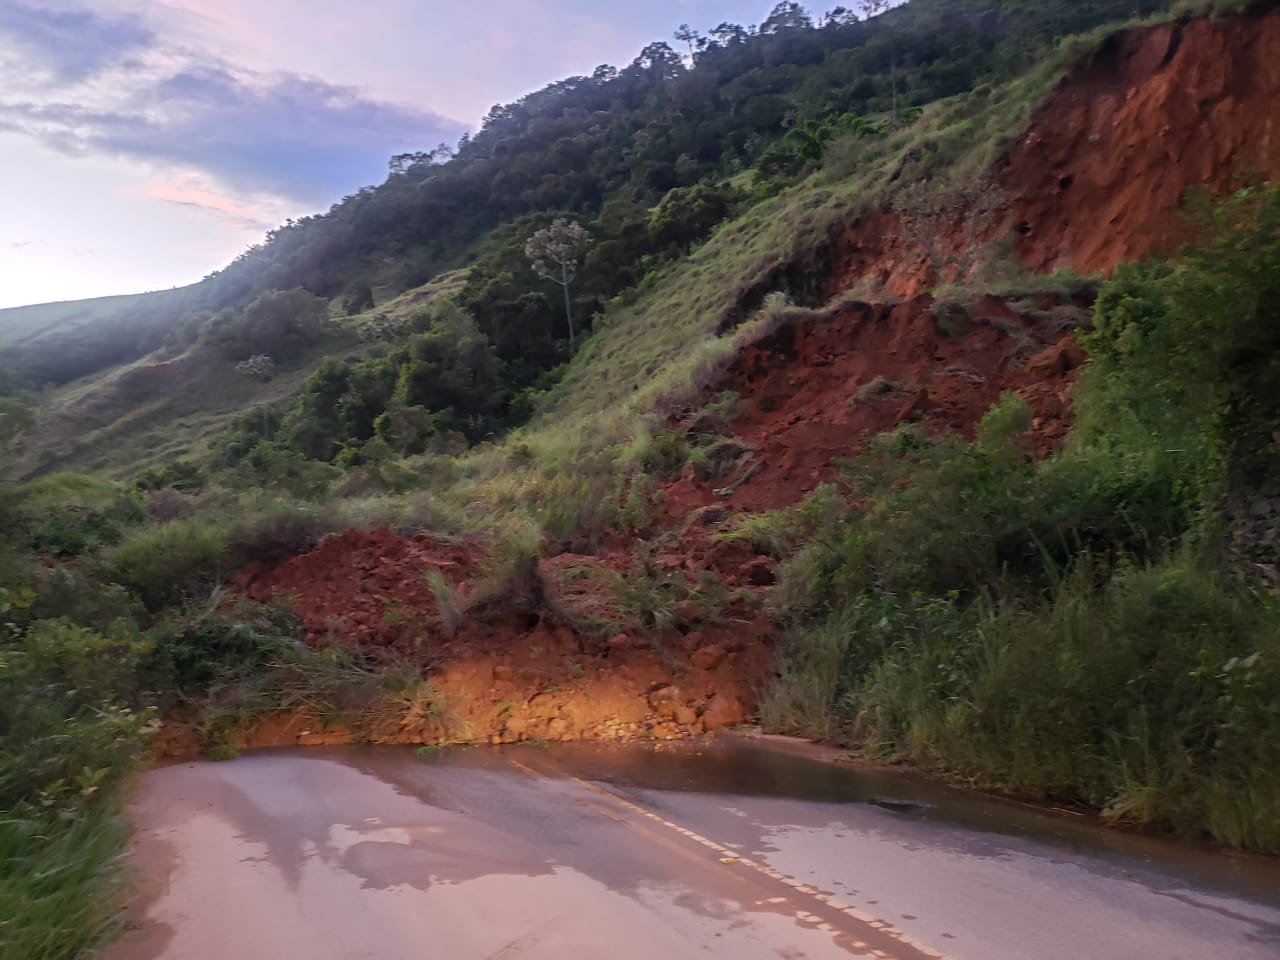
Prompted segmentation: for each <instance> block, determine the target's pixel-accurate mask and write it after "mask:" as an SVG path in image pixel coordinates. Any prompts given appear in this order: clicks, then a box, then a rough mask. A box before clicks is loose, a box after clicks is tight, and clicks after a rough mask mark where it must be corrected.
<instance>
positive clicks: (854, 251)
mask: <svg viewBox="0 0 1280 960" xmlns="http://www.w3.org/2000/svg"><path fill="white" fill-rule="evenodd" d="M1277 175H1280V11H1272V12H1271V13H1268V14H1265V15H1250V16H1235V17H1223V18H1221V19H1218V20H1209V19H1198V20H1192V21H1190V22H1188V23H1185V24H1182V23H1170V24H1165V25H1163V26H1159V27H1152V28H1140V29H1135V30H1129V31H1126V32H1123V33H1120V34H1117V35H1116V36H1115V37H1113V38H1112V39H1111V40H1110V41H1108V42H1107V43H1106V44H1104V46H1103V47H1102V48H1101V49H1100V50H1098V51H1097V52H1096V53H1095V54H1094V56H1092V57H1091V58H1090V59H1089V60H1087V61H1086V62H1084V63H1082V64H1081V65H1080V66H1079V67H1077V68H1076V69H1075V70H1073V71H1072V72H1071V73H1070V74H1068V75H1067V76H1066V77H1065V78H1064V79H1063V80H1062V82H1061V83H1060V84H1059V85H1058V87H1057V89H1056V90H1055V91H1054V93H1053V94H1052V95H1051V96H1050V98H1049V100H1048V101H1047V102H1046V103H1045V105H1044V106H1043V107H1042V108H1041V109H1040V110H1039V111H1038V112H1037V115H1036V118H1035V121H1034V122H1033V123H1032V125H1031V128H1030V129H1029V130H1028V131H1027V132H1026V134H1025V135H1024V136H1022V137H1021V138H1020V139H1019V141H1018V142H1017V144H1015V145H1014V147H1013V148H1012V150H1011V151H1010V153H1009V155H1008V157H1007V158H1006V160H1005V161H1004V163H1003V164H1002V166H1001V168H1000V169H999V170H997V171H996V179H997V180H998V182H999V184H1000V187H1001V188H1002V189H1003V190H1004V191H1005V192H1006V194H1007V195H1008V197H1009V205H1008V210H1007V212H1006V216H1004V217H1000V218H997V219H996V220H995V221H993V223H992V224H991V225H990V226H989V227H988V226H984V227H983V229H982V230H980V231H979V233H980V236H979V238H978V239H979V240H980V241H982V242H987V241H992V240H1001V239H1003V238H1004V237H1005V236H1007V235H1008V234H1007V232H1008V231H1009V230H1013V231H1014V234H1013V236H1014V237H1015V239H1016V249H1017V253H1018V255H1019V258H1020V259H1021V261H1022V263H1023V265H1024V266H1026V267H1028V268H1030V269H1031V270H1034V271H1040V272H1047V271H1050V270H1053V269H1056V268H1059V267H1071V268H1074V269H1076V270H1078V271H1079V272H1081V273H1096V272H1107V271H1110V270H1112V269H1114V268H1115V266H1116V265H1117V264H1120V263H1124V262H1127V261H1131V260H1140V259H1142V258H1143V257H1146V256H1148V255H1149V254H1152V253H1168V252H1172V251H1173V250H1174V249H1175V248H1176V246H1177V244H1179V243H1181V242H1185V241H1186V240H1188V239H1191V237H1190V234H1189V231H1188V229H1187V227H1186V225H1185V222H1184V221H1183V219H1182V218H1181V216H1180V215H1179V207H1180V205H1181V202H1182V200H1183V198H1184V196H1185V195H1186V193H1187V191H1188V190H1189V189H1190V188H1191V187H1196V186H1202V185H1203V186H1205V187H1207V188H1208V189H1209V190H1210V192H1211V193H1218V194H1220V193H1222V192H1224V191H1227V190H1230V189H1233V188H1235V187H1237V186H1239V185H1241V184H1242V183H1244V182H1246V181H1248V180H1250V179H1256V178H1261V179H1268V178H1271V179H1273V178H1275V177H1276V176H1277ZM961 220H963V217H961V216H957V218H956V222H954V223H951V224H941V225H939V226H938V228H937V229H938V230H939V231H940V232H941V233H942V234H943V235H944V236H945V237H947V238H948V239H949V242H948V243H944V244H942V246H943V247H944V248H947V249H948V250H949V251H950V252H951V253H956V252H960V249H961V247H962V246H963V243H964V238H965V234H966V231H965V229H964V226H963V224H962V223H961V222H960V221H961ZM904 233H905V231H904V230H903V229H902V227H901V224H900V222H899V220H898V217H897V215H896V214H894V213H892V212H890V211H886V210H877V211H873V212H871V213H868V214H866V215H865V216H863V217H861V218H860V219H858V220H857V221H856V222H854V223H851V224H849V226H848V227H847V228H846V229H845V231H844V233H843V234H842V236H841V237H840V239H839V241H838V243H837V258H836V267H835V269H834V271H833V274H832V283H831V285H830V287H829V293H831V294H833V295H834V294H836V293H839V292H841V291H844V290H848V289H852V288H854V287H855V286H856V285H858V284H863V285H867V284H870V285H871V286H872V287H876V286H879V287H883V289H884V290H886V291H887V292H888V293H889V294H891V295H893V296H896V297H905V298H911V297H914V296H916V295H917V294H918V293H920V292H921V291H922V290H925V289H927V288H928V287H929V285H931V284H933V283H935V282H937V281H938V280H939V279H940V278H938V277H935V276H934V275H933V271H932V269H931V268H930V266H929V264H928V263H927V261H926V260H925V258H924V255H923V251H921V250H920V249H918V248H917V247H915V246H913V244H912V243H910V242H909V241H908V240H906V239H905V238H904ZM942 279H947V280H951V279H955V278H953V277H946V278H942Z"/></svg>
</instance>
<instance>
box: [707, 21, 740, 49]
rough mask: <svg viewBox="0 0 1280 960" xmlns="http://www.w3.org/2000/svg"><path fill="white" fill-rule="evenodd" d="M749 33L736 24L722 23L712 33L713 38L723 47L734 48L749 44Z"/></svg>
mask: <svg viewBox="0 0 1280 960" xmlns="http://www.w3.org/2000/svg"><path fill="white" fill-rule="evenodd" d="M747 37H748V34H747V31H746V30H745V29H743V28H742V27H741V26H740V25H738V24H736V23H728V22H725V23H722V24H720V26H718V27H716V28H715V29H714V30H712V31H711V38H712V39H713V40H714V41H715V42H716V43H717V44H719V45H720V46H722V47H726V48H727V47H732V46H736V45H737V44H739V43H746V42H747Z"/></svg>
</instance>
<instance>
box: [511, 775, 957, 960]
mask: <svg viewBox="0 0 1280 960" xmlns="http://www.w3.org/2000/svg"><path fill="white" fill-rule="evenodd" d="M506 759H507V762H508V763H510V764H511V765H512V766H513V767H515V768H516V769H517V770H521V771H523V772H524V773H527V774H529V775H530V776H533V777H538V778H540V779H545V777H544V774H542V773H540V772H538V771H537V770H535V769H533V768H532V767H529V766H526V765H525V764H523V763H521V762H520V761H519V760H513V759H511V758H510V757H507V758H506ZM557 773H558V774H560V775H562V776H564V777H566V778H567V779H569V780H572V781H573V782H575V783H577V784H580V785H581V786H584V787H586V788H587V789H588V790H591V791H592V792H593V793H597V794H599V795H601V796H603V797H607V798H608V799H609V800H611V801H613V802H614V803H617V804H620V805H621V806H623V807H626V808H627V809H628V810H630V811H632V812H633V813H636V814H639V815H640V816H642V817H644V818H646V819H647V820H651V821H653V822H654V823H657V824H659V825H661V826H663V827H665V828H666V829H668V830H673V831H675V832H676V833H678V834H680V836H682V837H684V838H686V839H688V840H692V841H693V842H694V843H699V844H701V845H702V846H704V847H707V848H708V849H710V850H712V851H714V852H715V853H717V854H718V855H719V860H720V862H721V863H723V864H726V865H741V866H744V867H747V868H748V869H750V870H754V871H755V872H756V873H759V874H762V875H763V876H766V877H768V878H769V879H770V880H774V881H776V882H778V883H783V884H786V885H787V886H788V887H790V888H791V889H793V890H794V891H795V892H796V893H799V894H803V895H804V896H807V897H811V898H812V899H814V900H817V901H818V902H819V903H821V904H823V905H825V906H827V907H830V908H831V909H833V910H838V911H839V912H840V913H843V914H844V915H845V916H847V917H851V918H852V919H854V920H857V921H858V922H859V923H862V924H865V925H867V926H869V927H871V928H872V929H873V930H875V931H877V932H878V933H880V934H881V935H883V936H886V937H889V938H891V939H893V940H896V941H898V942H899V943H901V944H902V945H903V946H905V947H909V948H910V949H912V950H914V951H915V952H917V953H920V954H923V955H924V956H926V957H931V958H933V960H953V958H952V957H950V956H948V955H947V954H945V953H942V952H941V951H939V950H936V949H934V948H933V947H931V946H929V945H928V944H926V943H922V942H921V941H919V940H917V939H916V938H915V937H912V936H910V935H909V934H906V933H904V932H903V931H901V930H899V929H897V928H896V927H894V926H893V924H891V923H887V922H885V921H884V920H881V919H879V918H878V917H873V916H871V915H870V914H868V913H864V912H863V911H861V910H859V909H858V908H857V907H855V906H852V905H851V904H848V903H845V902H844V901H842V900H840V899H838V898H837V897H833V896H831V895H830V894H827V893H823V892H822V891H821V890H819V889H818V888H817V887H813V886H810V885H809V884H807V883H804V882H803V881H800V880H796V879H795V878H794V877H788V876H786V875H785V874H782V873H779V872H778V871H777V870H774V869H773V868H772V867H770V866H767V865H766V864H763V863H759V862H757V861H755V860H752V859H750V858H749V857H744V856H742V854H740V853H738V852H737V851H736V850H733V849H731V848H730V847H726V846H724V845H723V844H719V843H716V842H715V841H714V840H711V839H709V838H707V837H704V836H702V834H700V833H696V832H694V831H693V830H690V829H689V828H688V827H682V826H681V825H680V824H678V823H675V822H673V821H671V820H668V819H667V818H666V817H662V816H659V815H658V814H656V813H654V812H653V811H652V810H649V809H647V808H646V807H642V806H640V805H639V804H638V803H633V802H632V801H630V800H628V799H627V798H626V797H622V796H619V795H618V794H616V793H614V792H613V791H612V790H608V789H606V788H604V787H602V786H600V785H599V784H596V783H592V782H591V781H589V780H583V779H582V778H581V777H577V776H574V775H573V774H572V773H568V772H566V771H563V770H558V771H557ZM813 919H814V920H817V919H820V918H816V917H815V918H813ZM854 946H855V947H857V948H858V949H863V948H866V949H867V952H868V954H869V955H870V956H873V957H876V958H877V960H899V958H895V957H894V956H893V955H892V954H888V953H885V952H884V951H883V950H877V949H874V948H872V947H870V946H869V945H867V944H862V943H858V944H854Z"/></svg>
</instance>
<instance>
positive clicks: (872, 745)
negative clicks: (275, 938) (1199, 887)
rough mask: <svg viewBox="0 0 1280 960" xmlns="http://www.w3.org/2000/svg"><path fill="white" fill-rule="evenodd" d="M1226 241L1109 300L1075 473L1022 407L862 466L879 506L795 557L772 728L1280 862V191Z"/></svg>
mask: <svg viewBox="0 0 1280 960" xmlns="http://www.w3.org/2000/svg"><path fill="white" fill-rule="evenodd" d="M1211 227H1212V232H1213V235H1212V237H1211V239H1210V241H1209V243H1208V245H1207V246H1205V247H1203V248H1201V249H1197V250H1193V251H1188V252H1187V254H1186V255H1185V257H1184V258H1183V259H1182V261H1181V262H1180V263H1178V264H1177V265H1176V266H1172V265H1168V264H1164V263H1153V264H1148V265H1135V266H1131V267H1128V268H1123V269H1121V270H1120V271H1119V272H1118V273H1117V275H1116V277H1115V278H1114V279H1113V280H1112V281H1110V282H1109V283H1108V284H1106V285H1105V286H1104V288H1103V291H1102V295H1101V298H1100V300H1099V302H1098V305H1097V308H1096V310H1095V318H1094V324H1095V329H1094V331H1093V332H1092V333H1090V334H1089V335H1088V336H1087V337H1085V338H1084V339H1085V344H1086V345H1087V346H1088V347H1089V349H1090V350H1091V351H1092V353H1093V356H1094V361H1093V363H1092V364H1091V366H1090V368H1089V370H1088V373H1087V375H1086V377H1085V378H1084V380H1083V381H1082V383H1081V385H1080V389H1079V392H1078V394H1077V400H1076V402H1077V409H1078V412H1079V420H1078V423H1077V426H1076V427H1075V429H1074V431H1073V434H1072V439H1071V441H1070V443H1069V444H1068V446H1067V447H1066V449H1064V450H1063V451H1062V452H1061V453H1060V454H1057V455H1055V456H1052V457H1050V458H1048V459H1046V460H1043V461H1033V460H1030V459H1029V458H1028V457H1027V456H1026V454H1025V447H1024V446H1023V444H1022V441H1021V438H1022V434H1023V431H1025V430H1026V429H1027V427H1028V426H1029V415H1028V414H1027V411H1026V408H1025V406H1023V405H1022V403H1021V401H1019V400H1017V398H1012V397H1011V398H1008V399H1006V401H1004V402H1003V403H1002V404H1001V405H1000V406H998V407H996V408H995V409H994V410H992V411H991V413H990V414H989V415H988V416H987V418H986V419H985V420H984V421H983V424H982V428H981V430H980V432H979V435H978V438H977V439H976V441H975V442H973V443H971V444H970V443H964V442H962V441H959V440H957V439H945V440H941V441H928V440H926V439H924V438H923V437H921V436H919V435H918V434H914V433H912V432H911V431H910V430H909V429H904V430H903V431H901V432H899V433H898V434H895V435H893V436H890V437H886V438H884V439H883V441H882V442H881V443H880V444H879V445H878V447H877V449H876V450H875V451H874V452H872V453H869V454H868V455H865V456H863V457H860V458H856V459H855V460H853V461H851V462H850V463H849V464H848V465H847V466H846V468H845V471H844V475H845V478H846V480H847V482H848V483H849V484H850V485H851V486H852V487H853V488H854V489H856V490H857V491H858V492H859V494H861V495H862V496H866V497H868V498H869V499H868V501H867V503H866V505H865V506H864V507H862V508H860V509H856V510H853V511H845V510H842V509H840V510H836V511H835V512H834V515H832V516H830V517H829V520H830V523H829V525H828V526H827V528H826V532H824V533H823V534H822V535H821V536H819V537H818V538H816V539H814V540H813V541H812V542H811V543H810V544H809V545H808V546H807V547H806V548H805V549H804V550H803V551H801V552H799V553H797V554H796V555H795V556H793V557H792V558H791V559H790V560H789V562H788V567H787V572H786V575H785V582H784V585H783V587H782V588H781V589H780V595H781V596H782V597H783V598H784V599H783V601H782V603H783V605H784V608H785V613H786V614H787V615H788V616H789V617H790V618H791V619H792V620H793V622H794V624H795V626H794V628H793V637H792V653H791V655H790V660H789V662H788V666H787V667H786V669H785V671H784V676H783V679H782V681H781V682H780V683H779V685H778V686H777V687H776V688H775V689H774V690H773V691H772V693H771V694H770V696H769V699H768V701H767V703H766V705H765V708H764V709H765V716H766V722H767V723H768V724H769V725H771V726H772V727H774V728H777V729H782V730H787V731H790V732H803V733H809V734H815V735H819V736H822V737H826V738H832V739H836V740H840V741H843V742H847V743H850V744H855V745H857V746H858V747H859V748H860V749H861V750H863V751H865V752H866V753H867V754H869V755H872V756H877V757H881V758H886V759H909V760H911V761H912V762H913V763H916V764H918V765H921V766H925V767H930V768H934V769H939V770H944V771H947V772H949V773H953V774H956V775H959V776H962V777H964V778H966V779H969V780H971V781H973V782H975V783H978V784H981V785H984V786H995V787H1004V788H1008V789H1010V790H1014V791H1016V792H1018V793H1021V794H1024V795H1025V794H1030V795H1035V796H1043V797H1047V798H1052V799H1055V800H1065V801H1070V802H1076V803H1083V804H1087V805H1089V806H1093V807H1098V808H1102V809H1103V811H1104V813H1105V814H1106V815H1107V816H1109V817H1111V818H1113V819H1116V820H1123V821H1132V822H1138V823H1147V824H1151V823H1156V824H1161V825H1164V826H1168V827H1171V828H1174V829H1177V830H1179V831H1182V832H1185V833H1188V834H1192V835H1195V834H1200V833H1208V834H1210V835H1212V836H1214V837H1216V838H1217V839H1219V840H1222V841H1224V842H1227V843H1231V844H1234V845H1238V846H1243V847H1249V848H1253V849H1261V850H1268V851H1272V852H1276V851H1280V753H1277V747H1278V745H1280V645H1278V642H1280V601H1278V600H1277V597H1276V594H1275V592H1274V590H1275V587H1276V584H1277V581H1276V566H1275V562H1276V559H1277V558H1276V553H1275V543H1274V523H1273V522H1269V521H1267V520H1266V518H1267V517H1269V516H1270V515H1271V512H1272V511H1273V510H1274V509H1275V508H1276V506H1278V505H1280V504H1278V503H1277V500H1276V497H1277V495H1280V488H1277V486H1276V477H1277V476H1278V475H1280V474H1277V472H1276V467H1277V457H1278V456H1280V451H1278V450H1277V447H1276V442H1275V437H1276V436H1277V427H1280V406H1277V398H1278V397H1280V393H1278V392H1277V389H1276V388H1277V386H1278V385H1277V384H1276V382H1275V378H1276V375H1277V359H1276V358H1277V356H1280V353H1278V352H1277V351H1278V348H1280V342H1277V339H1276V329H1277V327H1276V319H1277V318H1276V316H1275V313H1276V309H1277V308H1276V304H1277V302H1280V301H1277V293H1278V292H1280V190H1277V189H1276V188H1274V187H1266V188H1255V189H1248V190H1245V191H1242V192H1241V193H1239V194H1238V195H1236V196H1235V197H1234V198H1232V199H1231V200H1230V201H1229V202H1227V203H1225V204H1223V205H1222V206H1221V207H1219V208H1217V209H1216V210H1215V212H1214V213H1213V215H1212V223H1211ZM908 477H909V478H910V484H909V485H907V486H904V485H903V481H904V480H905V479H906V478H908ZM1250 517H1254V518H1257V517H1261V518H1262V519H1263V527H1264V529H1263V531H1262V536H1261V537H1256V536H1255V533H1257V531H1256V530H1255V528H1254V527H1252V526H1251V525H1250V524H1249V522H1248V521H1247V520H1246V519H1245V518H1250ZM1242 521H1243V522H1242ZM1233 525H1234V534H1235V538H1234V539H1232V538H1231V537H1230V536H1229V535H1228V534H1229V531H1232V528H1233ZM1266 527H1269V528H1270V531H1271V532H1270V533H1266V532H1265V528H1266ZM1259 564H1261V565H1259ZM1260 573H1261V574H1262V575H1261V576H1259V574H1260Z"/></svg>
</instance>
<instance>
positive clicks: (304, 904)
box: [106, 738, 1280, 960]
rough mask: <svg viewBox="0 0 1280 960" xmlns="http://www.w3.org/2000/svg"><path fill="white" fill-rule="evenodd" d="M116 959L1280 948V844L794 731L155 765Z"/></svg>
mask: <svg viewBox="0 0 1280 960" xmlns="http://www.w3.org/2000/svg"><path fill="white" fill-rule="evenodd" d="M133 814H134V817H135V820H136V822H137V824H138V836H137V840H136V842H135V849H134V852H133V863H134V866H135V868H136V872H137V875H138V877H139V878H140V879H139V885H138V893H137V897H136V902H135V904H134V906H133V908H132V923H131V929H129V930H128V931H127V932H126V933H125V935H124V936H123V937H122V938H121V939H120V940H119V941H118V942H117V943H116V944H115V945H114V946H113V947H112V948H110V950H109V951H108V952H107V955H106V956H107V958H108V960H153V958H174V960H212V958H219V960H222V958H228V957H245V958H256V957H263V958H267V957H270V958H280V960H291V958H295V957H296V958H311V960H330V958H333V960H347V958H365V957H367V958H388V960H399V958H410V957H413V958H421V957H430V958H437V957H438V958H442V960H473V958H474V960H497V958H530V960H544V958H545V960H553V958H555V960H559V958H569V957H573V958H580V960H591V958H597V957H600V958H609V960H631V958H635V960H642V958H645V960H647V958H653V957H664V958H684V957H689V958H693V957H726V958H734V960H749V958H756V957H760V958H779V957H783V958H792V960H798V958H813V960H821V958H828V957H831V958H844V957H850V956H868V957H880V958H885V957H896V958H901V960H920V958H923V957H938V956H943V957H952V958H956V960H1079V958H1086V957H1087V958H1090V960H1110V958H1115V960H1121V958H1124V960H1128V958H1134V957H1144V958H1145V957H1160V958H1162V960H1177V958H1183V957H1185V958H1188V960H1190V958H1192V957H1195V958H1201V957H1204V956H1205V955H1208V954H1210V953H1213V954H1217V955H1227V956H1231V957H1232V958H1233V960H1255V958H1256V960H1276V958H1277V957H1280V865H1278V864H1277V863H1276V862H1275V861H1271V860H1267V859H1262V858H1253V857H1244V856H1235V855H1229V854H1225V853H1222V852H1219V851H1216V850H1213V849H1210V848H1207V847H1200V846H1195V845H1188V844H1185V843H1174V842H1170V841H1166V840H1162V839H1158V838H1153V837H1148V836H1139V835H1133V834H1127V833H1122V832H1118V831H1113V830H1105V829H1102V828H1100V827H1098V826H1096V825H1095V824H1092V823H1090V822H1088V821H1086V820H1085V819H1084V818H1081V817H1073V816H1069V815H1060V814H1054V813H1051V812H1045V811H1042V810H1037V809H1034V808H1030V807H1026V806H1024V805H1020V804H1016V803H1011V802H1006V801H1000V800H993V799H989V798H983V797H981V796H977V795H974V794H972V793H969V792H965V791H962V790H958V789H953V788H949V787H946V786H944V785H939V784H937V783H934V782H931V781H928V780H925V779H923V778H917V777H911V776H907V775H903V774H899V773H894V772H882V771H872V770H867V769H864V768H858V767H855V766H852V765H847V764H833V763H826V762H822V761H820V760H816V759H814V758H813V757H811V756H809V755H806V754H805V753H800V752H794V751H789V750H786V749H782V748H780V747H779V746H777V745H772V744H761V743H755V742H751V741H747V740H743V739H736V738H724V739H721V740H718V741H716V742H714V743H712V744H709V745H699V746H688V745H681V746H673V747H665V746H663V747H655V746H641V745H634V744H633V745H625V746H624V745H589V744H578V745H555V746H552V747H547V748H539V747H532V746H530V747H504V748H501V749H455V750H446V751H440V752H436V753H432V754H429V755H427V756H423V755H421V754H419V753H418V752H416V751H414V750H413V749H412V748H399V747H380V748H335V749H326V750H311V751H305V752H304V751H292V750H287V751H269V752H262V753H255V754H249V755H245V756H242V757H240V758H239V759H237V760H234V761H232V762H230V763H222V764H213V763H187V764H180V765H175V766H170V767H164V768H160V769H157V770H153V771H151V772H149V773H148V774H146V775H145V776H144V777H143V779H142V782H141V784H140V788H139V791H138V796H137V799H136V801H135V803H134V805H133Z"/></svg>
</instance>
